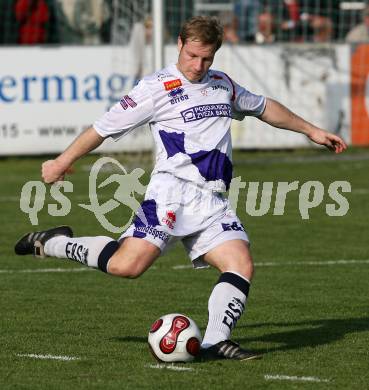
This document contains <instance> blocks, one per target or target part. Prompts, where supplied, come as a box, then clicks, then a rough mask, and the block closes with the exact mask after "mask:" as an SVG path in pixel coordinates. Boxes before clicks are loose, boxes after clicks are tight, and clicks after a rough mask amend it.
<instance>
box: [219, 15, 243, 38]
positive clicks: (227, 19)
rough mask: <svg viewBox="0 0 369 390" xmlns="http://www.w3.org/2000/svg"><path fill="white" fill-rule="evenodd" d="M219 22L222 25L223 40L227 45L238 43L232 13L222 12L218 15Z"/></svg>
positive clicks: (234, 19) (234, 17)
mask: <svg viewBox="0 0 369 390" xmlns="http://www.w3.org/2000/svg"><path fill="white" fill-rule="evenodd" d="M218 17H219V20H220V22H221V23H222V25H223V32H224V36H223V40H224V42H229V43H238V42H239V40H240V39H239V37H238V35H237V19H236V16H235V15H234V13H233V12H228V11H224V12H221V13H220V14H219V16H218Z"/></svg>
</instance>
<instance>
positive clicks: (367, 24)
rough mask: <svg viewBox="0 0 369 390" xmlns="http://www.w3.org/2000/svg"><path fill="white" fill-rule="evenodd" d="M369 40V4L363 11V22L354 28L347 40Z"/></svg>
mask: <svg viewBox="0 0 369 390" xmlns="http://www.w3.org/2000/svg"><path fill="white" fill-rule="evenodd" d="M368 41H369V6H366V7H365V9H364V10H363V13H362V23H360V24H358V25H357V26H356V27H354V28H352V29H351V30H350V31H349V33H348V34H347V36H346V42H368Z"/></svg>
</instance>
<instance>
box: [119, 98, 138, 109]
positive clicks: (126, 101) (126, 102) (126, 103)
mask: <svg viewBox="0 0 369 390" xmlns="http://www.w3.org/2000/svg"><path fill="white" fill-rule="evenodd" d="M119 103H120V105H121V106H122V108H123V110H126V109H127V108H128V107H132V108H133V107H136V106H137V103H136V102H135V101H134V100H133V99H132V98H131V97H129V96H128V95H125V96H123V97H122V99H121V100H120V102H119Z"/></svg>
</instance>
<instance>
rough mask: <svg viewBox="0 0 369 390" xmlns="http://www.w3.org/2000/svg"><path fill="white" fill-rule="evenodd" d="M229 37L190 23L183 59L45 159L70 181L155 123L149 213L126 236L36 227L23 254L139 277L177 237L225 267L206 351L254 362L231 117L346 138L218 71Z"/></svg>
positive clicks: (334, 143)
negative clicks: (104, 149) (241, 339)
mask: <svg viewBox="0 0 369 390" xmlns="http://www.w3.org/2000/svg"><path fill="white" fill-rule="evenodd" d="M222 37H223V30H222V26H221V25H220V24H219V22H218V21H217V19H215V18H210V17H201V16H198V17H194V18H192V19H190V20H189V21H187V22H186V23H185V24H184V26H183V27H182V29H181V32H180V34H179V37H178V50H179V56H178V61H177V63H176V64H171V65H169V66H168V67H167V68H165V69H162V70H160V71H158V72H156V73H154V74H152V75H150V76H147V77H144V78H143V79H142V80H141V81H140V82H139V84H138V85H137V86H136V87H135V88H134V89H133V90H132V91H131V92H130V93H129V94H128V95H126V96H124V97H123V98H122V100H121V101H120V102H118V103H117V104H115V105H114V106H113V107H112V108H111V110H110V111H109V112H107V113H105V114H104V115H103V116H102V117H101V118H100V119H98V120H97V121H96V122H95V123H94V125H93V126H92V127H90V128H89V129H87V130H86V131H84V132H83V133H82V134H81V135H79V136H78V137H77V138H76V139H75V141H74V142H73V143H72V144H71V145H70V146H69V147H68V148H67V149H66V150H65V151H64V152H63V153H62V154H60V155H59V156H58V157H57V158H56V159H55V160H49V161H46V162H44V163H43V164H42V177H43V180H44V182H45V183H55V182H57V181H60V180H63V178H64V174H65V173H66V171H67V170H68V168H69V167H70V166H71V165H72V164H73V163H74V162H75V161H76V160H77V159H79V158H80V157H81V156H83V155H85V154H86V153H88V152H90V151H91V150H93V149H95V148H97V147H98V146H99V145H100V144H101V143H102V142H103V141H104V139H105V138H107V137H113V138H115V139H117V138H120V137H122V136H123V135H124V134H125V133H128V132H129V131H131V130H132V129H134V128H135V127H137V126H140V125H142V124H144V123H149V125H150V128H151V131H152V134H153V137H154V140H155V145H156V164H155V167H154V170H153V172H152V176H151V180H150V183H149V185H148V188H147V191H146V194H145V199H144V201H143V203H142V205H141V207H142V210H141V211H142V212H141V214H140V213H138V214H137V215H136V217H135V219H134V221H133V223H132V225H131V226H130V227H129V228H128V229H127V230H126V231H125V232H124V233H123V234H122V236H121V237H120V238H119V239H118V240H117V241H116V240H114V239H112V238H110V237H105V236H98V237H78V238H77V237H76V238H73V237H72V236H73V232H72V230H71V228H69V227H66V226H64V227H58V228H54V229H50V230H45V231H40V232H34V233H29V234H26V235H25V236H24V237H23V238H21V239H20V240H19V241H18V242H17V244H16V246H15V252H16V253H17V254H19V255H25V254H34V255H36V256H41V257H44V256H53V257H59V258H69V259H71V260H75V261H79V262H81V263H83V264H85V265H87V266H89V267H93V268H98V269H100V270H101V271H103V272H106V273H108V274H110V275H116V276H121V277H124V278H136V277H138V276H140V275H141V274H142V273H143V272H145V271H146V270H147V269H148V268H149V267H150V266H151V265H152V264H153V263H154V261H155V260H156V259H157V258H158V256H160V254H161V252H162V251H163V250H164V248H165V247H166V246H167V245H168V243H169V242H172V241H174V240H181V241H182V243H183V245H184V246H185V248H186V250H187V252H188V255H189V257H190V259H191V260H192V263H193V266H194V267H195V268H198V267H202V266H205V265H210V266H213V267H215V268H216V269H218V270H219V272H220V277H219V279H218V281H217V283H216V285H215V287H214V289H213V291H212V292H211V295H210V298H209V302H208V314H209V319H208V325H207V328H206V331H205V335H204V339H203V342H202V346H201V347H202V353H203V355H204V356H208V357H209V358H225V359H238V360H249V359H255V358H258V357H259V355H258V354H256V353H253V352H251V351H248V350H246V349H244V348H242V347H241V346H239V345H238V344H236V343H234V342H233V341H231V340H230V336H231V332H232V330H233V328H234V327H235V326H236V323H237V321H238V320H239V318H240V317H241V315H242V314H243V312H244V310H245V305H246V301H247V297H248V294H249V288H250V283H251V280H252V276H253V269H254V268H253V261H252V257H251V253H250V248H249V239H248V236H247V234H246V232H245V230H244V227H243V225H242V224H241V222H240V220H239V219H238V218H237V216H236V215H235V213H234V211H233V210H232V209H231V207H230V204H229V201H228V200H227V199H226V198H225V197H224V196H223V195H222V193H223V192H225V191H226V190H227V189H228V187H229V185H230V182H231V179H232V161H231V133H230V125H231V120H232V118H237V119H243V118H244V117H245V116H246V115H252V116H255V117H257V118H259V119H260V120H262V121H264V122H266V123H269V124H270V125H272V126H275V127H278V128H282V129H288V130H292V131H296V132H299V133H303V134H305V135H306V136H307V137H308V138H309V139H310V140H312V141H314V142H315V143H317V144H320V145H325V146H326V147H327V148H328V149H330V150H332V151H334V152H336V153H341V152H342V151H344V150H345V149H346V144H345V142H344V141H343V140H342V139H341V138H340V137H338V136H336V135H334V134H331V133H329V132H327V131H324V130H322V129H320V128H318V127H316V126H314V125H313V124H311V123H309V122H307V121H305V120H304V119H302V118H300V117H299V116H297V115H295V114H294V113H292V112H291V111H290V110H288V109H287V108H286V107H284V106H283V105H281V104H280V103H278V102H277V101H275V100H273V99H270V98H266V97H264V96H259V95H255V94H253V93H251V92H249V91H248V90H247V89H245V88H243V87H241V86H240V85H238V84H237V83H236V82H234V81H233V80H232V79H231V78H230V77H228V76H227V75H226V74H225V73H223V72H220V71H216V70H211V69H210V66H211V65H212V63H213V60H214V56H215V53H216V52H217V50H218V49H219V48H220V46H221V44H222Z"/></svg>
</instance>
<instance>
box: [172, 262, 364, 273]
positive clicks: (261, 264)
mask: <svg viewBox="0 0 369 390" xmlns="http://www.w3.org/2000/svg"><path fill="white" fill-rule="evenodd" d="M351 264H369V259H366V260H365V259H364V260H326V261H281V262H272V261H266V262H259V263H255V267H283V266H286V265H288V266H291V265H292V266H295V267H298V266H302V265H307V266H310V265H351ZM190 268H191V269H192V268H193V266H192V265H191V264H183V265H174V266H173V267H172V269H175V270H181V269H190Z"/></svg>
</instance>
